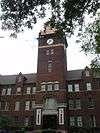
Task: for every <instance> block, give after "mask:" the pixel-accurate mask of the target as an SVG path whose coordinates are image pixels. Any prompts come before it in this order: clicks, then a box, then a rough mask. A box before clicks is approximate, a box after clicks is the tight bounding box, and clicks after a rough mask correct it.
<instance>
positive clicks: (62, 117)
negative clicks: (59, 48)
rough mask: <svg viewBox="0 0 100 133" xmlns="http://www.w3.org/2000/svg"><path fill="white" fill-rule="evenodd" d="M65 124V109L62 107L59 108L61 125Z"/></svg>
mask: <svg viewBox="0 0 100 133" xmlns="http://www.w3.org/2000/svg"><path fill="white" fill-rule="evenodd" d="M63 124H64V109H63V108H60V109H59V125H63Z"/></svg>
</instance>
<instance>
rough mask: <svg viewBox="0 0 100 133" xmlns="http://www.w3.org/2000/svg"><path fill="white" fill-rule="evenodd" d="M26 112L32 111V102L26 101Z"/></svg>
mask: <svg viewBox="0 0 100 133" xmlns="http://www.w3.org/2000/svg"><path fill="white" fill-rule="evenodd" d="M25 110H30V101H26V103H25Z"/></svg>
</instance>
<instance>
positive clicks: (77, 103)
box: [75, 99, 81, 109]
mask: <svg viewBox="0 0 100 133" xmlns="http://www.w3.org/2000/svg"><path fill="white" fill-rule="evenodd" d="M75 102H76V103H75V106H76V109H81V101H80V99H76V101H75Z"/></svg>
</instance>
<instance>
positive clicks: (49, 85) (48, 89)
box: [47, 83, 53, 91]
mask: <svg viewBox="0 0 100 133" xmlns="http://www.w3.org/2000/svg"><path fill="white" fill-rule="evenodd" d="M52 87H53V85H52V83H49V84H47V91H52Z"/></svg>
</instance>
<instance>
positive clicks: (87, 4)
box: [0, 0, 100, 66]
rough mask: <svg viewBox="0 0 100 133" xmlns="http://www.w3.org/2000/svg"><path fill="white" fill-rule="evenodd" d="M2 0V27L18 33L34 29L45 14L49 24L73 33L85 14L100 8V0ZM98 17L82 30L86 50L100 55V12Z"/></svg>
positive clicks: (84, 49)
mask: <svg viewBox="0 0 100 133" xmlns="http://www.w3.org/2000/svg"><path fill="white" fill-rule="evenodd" d="M0 4H1V9H2V14H1V16H0V18H1V21H2V29H4V30H6V29H8V30H12V31H13V33H12V34H11V36H14V37H16V33H18V32H20V31H23V30H24V27H27V28H29V29H32V28H33V26H34V24H35V23H37V21H38V19H39V18H41V19H44V18H45V17H47V18H48V20H47V22H46V24H49V25H51V26H52V27H56V28H57V29H59V31H61V32H62V31H64V32H66V35H68V36H70V35H72V34H74V31H75V29H76V28H77V27H79V29H81V30H82V27H83V25H84V18H85V14H88V15H91V16H92V17H93V16H95V15H96V14H97V12H98V10H99V9H100V0H1V3H0ZM48 12H50V14H51V15H50V16H49V17H48ZM98 18H99V19H97V18H96V20H95V21H94V22H93V23H90V24H89V25H88V26H87V27H86V28H85V32H84V33H81V34H80V32H79V36H81V37H82V38H81V39H80V40H81V41H82V50H83V51H85V52H86V53H88V52H89V53H93V54H97V56H99V54H100V15H99V16H98ZM80 40H79V41H80ZM97 59H100V58H98V57H96V58H95V59H94V61H93V62H92V66H94V65H95V64H94V62H95V63H96V65H97V66H98V65H99V64H100V63H99V62H98V60H97Z"/></svg>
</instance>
